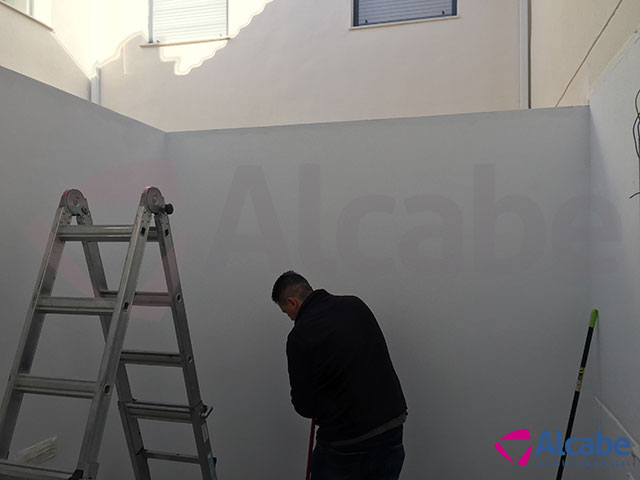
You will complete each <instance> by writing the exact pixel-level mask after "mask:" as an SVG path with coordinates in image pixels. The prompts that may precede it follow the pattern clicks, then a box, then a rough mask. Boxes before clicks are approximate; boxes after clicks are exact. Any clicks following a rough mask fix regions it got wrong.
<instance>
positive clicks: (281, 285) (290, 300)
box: [271, 270, 313, 320]
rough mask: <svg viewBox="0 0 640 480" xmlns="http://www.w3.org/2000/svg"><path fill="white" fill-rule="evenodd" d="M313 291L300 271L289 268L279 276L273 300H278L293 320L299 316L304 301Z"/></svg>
mask: <svg viewBox="0 0 640 480" xmlns="http://www.w3.org/2000/svg"><path fill="white" fill-rule="evenodd" d="M311 292H313V288H311V285H309V282H307V279H306V278H304V277H303V276H302V275H300V274H299V273H296V272H294V271H293V270H289V271H288V272H284V273H283V274H282V275H280V276H279V277H278V279H277V280H276V283H274V285H273V290H272V291H271V300H273V301H274V302H276V303H277V304H278V306H279V307H280V310H282V311H283V312H284V313H286V314H287V315H288V316H289V318H290V319H291V320H295V319H296V318H297V317H298V311H299V310H300V307H301V306H302V302H304V301H305V299H306V298H307V297H308V296H309V295H310V294H311Z"/></svg>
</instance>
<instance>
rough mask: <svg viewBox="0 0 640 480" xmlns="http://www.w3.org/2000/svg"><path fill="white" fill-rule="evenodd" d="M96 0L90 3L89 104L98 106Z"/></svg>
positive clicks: (98, 77)
mask: <svg viewBox="0 0 640 480" xmlns="http://www.w3.org/2000/svg"><path fill="white" fill-rule="evenodd" d="M98 18H99V15H98V0H92V2H91V56H92V57H93V62H94V63H93V72H92V73H93V75H92V76H91V79H90V80H91V102H92V103H96V104H98V105H100V83H101V82H100V66H99V65H98V40H99V38H100V35H99V33H100V32H99V31H98V29H99V23H98Z"/></svg>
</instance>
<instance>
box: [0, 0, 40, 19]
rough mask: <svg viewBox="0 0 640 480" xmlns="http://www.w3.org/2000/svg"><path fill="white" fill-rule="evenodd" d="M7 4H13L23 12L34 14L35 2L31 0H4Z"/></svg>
mask: <svg viewBox="0 0 640 480" xmlns="http://www.w3.org/2000/svg"><path fill="white" fill-rule="evenodd" d="M2 1H3V2H4V3H6V4H7V5H11V6H12V7H13V8H15V9H16V10H20V11H21V12H22V13H25V14H27V15H31V16H33V2H32V1H31V0H2Z"/></svg>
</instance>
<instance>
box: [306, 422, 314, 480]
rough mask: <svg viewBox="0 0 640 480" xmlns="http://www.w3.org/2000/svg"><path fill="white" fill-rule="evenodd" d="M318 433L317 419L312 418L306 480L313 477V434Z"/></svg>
mask: <svg viewBox="0 0 640 480" xmlns="http://www.w3.org/2000/svg"><path fill="white" fill-rule="evenodd" d="M315 433H316V419H315V418H312V419H311V434H310V435H309V454H308V456H307V476H306V477H305V478H306V480H309V478H310V477H311V454H312V453H313V436H314V434H315Z"/></svg>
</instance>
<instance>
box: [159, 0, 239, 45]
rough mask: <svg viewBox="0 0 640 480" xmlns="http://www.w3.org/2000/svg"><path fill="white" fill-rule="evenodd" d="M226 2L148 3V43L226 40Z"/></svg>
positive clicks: (184, 0)
mask: <svg viewBox="0 0 640 480" xmlns="http://www.w3.org/2000/svg"><path fill="white" fill-rule="evenodd" d="M227 11H228V9H227V0H149V41H150V42H151V43H179V42H197V41H203V40H215V39H218V38H225V37H227Z"/></svg>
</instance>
